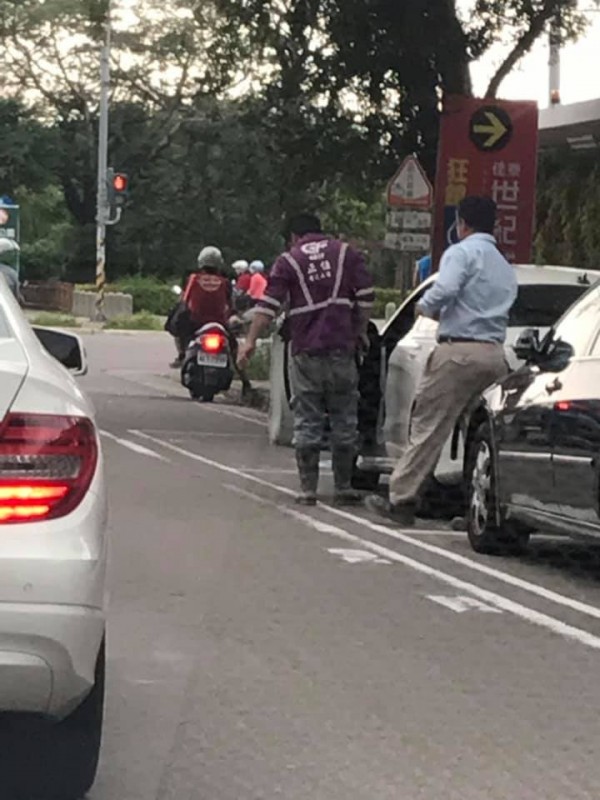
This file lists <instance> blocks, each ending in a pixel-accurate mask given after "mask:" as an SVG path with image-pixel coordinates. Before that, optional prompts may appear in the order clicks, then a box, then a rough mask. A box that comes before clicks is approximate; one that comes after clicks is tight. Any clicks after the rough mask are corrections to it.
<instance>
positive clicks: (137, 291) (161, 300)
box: [114, 275, 177, 316]
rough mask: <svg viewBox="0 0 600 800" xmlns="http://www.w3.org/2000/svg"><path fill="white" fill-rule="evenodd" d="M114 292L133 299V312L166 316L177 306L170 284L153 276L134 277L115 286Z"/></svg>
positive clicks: (118, 282)
mask: <svg viewBox="0 0 600 800" xmlns="http://www.w3.org/2000/svg"><path fill="white" fill-rule="evenodd" d="M114 291H117V292H123V293H124V294H130V295H131V296H132V297H133V312H134V314H136V313H137V312H143V311H144V312H148V313H150V314H158V315H162V316H165V315H166V314H168V313H169V311H170V310H171V309H172V308H173V306H174V305H175V302H176V301H177V298H176V296H175V295H174V294H173V292H172V291H171V288H170V286H169V285H168V284H166V283H162V282H161V281H159V280H158V279H157V278H154V277H151V276H141V275H139V276H138V275H132V276H130V277H127V278H123V279H121V280H119V281H117V282H116V283H115V284H114Z"/></svg>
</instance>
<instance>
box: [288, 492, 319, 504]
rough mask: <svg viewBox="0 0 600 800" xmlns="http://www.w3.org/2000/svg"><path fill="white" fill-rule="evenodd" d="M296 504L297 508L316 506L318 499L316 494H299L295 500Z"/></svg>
mask: <svg viewBox="0 0 600 800" xmlns="http://www.w3.org/2000/svg"><path fill="white" fill-rule="evenodd" d="M294 503H296V505H297V506H316V505H317V497H316V495H314V494H299V495H298V496H297V497H296V498H295V499H294Z"/></svg>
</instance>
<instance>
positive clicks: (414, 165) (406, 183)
mask: <svg viewBox="0 0 600 800" xmlns="http://www.w3.org/2000/svg"><path fill="white" fill-rule="evenodd" d="M387 202H388V206H390V207H392V208H430V207H431V205H432V203H433V187H432V185H431V183H430V182H429V179H428V178H427V175H426V174H425V172H424V170H423V167H422V166H421V165H420V164H419V161H418V159H417V158H415V156H409V157H408V158H405V159H404V161H403V162H402V166H401V167H400V169H399V170H398V172H397V173H396V174H395V175H394V177H393V178H392V180H391V181H390V183H389V185H388V192H387Z"/></svg>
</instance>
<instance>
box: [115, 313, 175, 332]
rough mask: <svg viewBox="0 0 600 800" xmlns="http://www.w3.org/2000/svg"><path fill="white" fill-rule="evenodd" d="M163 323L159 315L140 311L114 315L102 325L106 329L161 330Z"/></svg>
mask: <svg viewBox="0 0 600 800" xmlns="http://www.w3.org/2000/svg"><path fill="white" fill-rule="evenodd" d="M163 325H164V323H163V321H162V319H161V318H160V317H157V316H155V315H154V314H149V313H148V312H147V311H141V312H140V313H139V314H133V315H132V316H131V317H115V318H114V319H111V320H109V321H108V322H107V323H106V325H105V326H104V327H105V329H107V330H122V331H162V330H164V327H163Z"/></svg>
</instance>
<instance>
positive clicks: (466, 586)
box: [228, 485, 600, 650]
mask: <svg viewBox="0 0 600 800" xmlns="http://www.w3.org/2000/svg"><path fill="white" fill-rule="evenodd" d="M228 488H229V489H231V490H232V491H234V492H237V493H238V494H241V495H242V496H244V497H250V498H252V499H253V500H255V501H256V502H258V503H261V504H263V505H267V506H271V507H273V508H276V509H277V510H278V511H280V512H281V513H282V514H285V515H286V516H288V517H292V518H293V519H296V520H298V521H299V522H302V523H304V524H305V525H306V526H308V527H309V528H312V529H313V530H316V531H317V532H318V533H325V534H329V535H331V536H335V537H336V538H338V539H343V540H344V541H346V542H352V544H354V545H359V546H360V547H361V548H364V549H365V550H370V551H371V552H373V553H376V554H377V555H378V556H381V557H383V558H385V559H388V560H390V561H395V562H396V563H398V564H403V565H404V566H406V567H410V569H413V570H415V572H420V573H422V574H423V575H428V576H429V577H431V578H434V579H436V580H438V581H441V582H442V583H445V584H447V585H448V586H452V587H453V588H454V589H458V590H460V591H461V592H468V593H469V595H473V596H474V597H476V598H479V600H482V601H483V602H484V604H489V605H491V606H493V607H494V608H496V609H500V610H501V611H508V612H509V613H510V614H513V615H514V616H516V617H519V618H520V619H522V620H524V621H525V622H529V623H531V624H532V625H536V626H538V627H540V628H546V629H547V630H549V631H551V632H552V633H555V634H558V635H559V636H562V637H563V638H565V639H569V640H572V641H576V642H579V643H580V644H583V645H585V646H586V647H591V648H592V649H594V650H600V637H598V636H594V635H593V634H591V633H588V632H587V631H584V630H582V629H581V628H575V627H574V626H573V625H567V624H566V623H565V622H562V621H561V620H559V619H556V617H550V616H549V615H548V614H543V613H541V612H540V611H536V610H535V609H533V608H529V606H524V605H522V604H521V603H516V602H514V601H513V600H509V599H508V597H503V596H502V595H500V594H496V592H491V591H489V590H488V589H482V588H481V587H479V586H476V585H475V584H474V583H469V582H468V581H464V580H462V579H461V578H456V577H455V576H454V575H451V574H450V573H448V572H442V570H439V569H436V568H435V567H430V566H429V565H428V564H424V563H423V562H422V561H417V560H415V559H414V558H409V557H408V556H404V555H402V554H401V553H398V552H397V551H396V550H390V549H389V548H388V547H383V546H382V545H380V544H377V543H376V542H371V541H370V540H369V539H362V538H361V537H360V536H355V535H354V534H353V533H349V532H348V531H346V530H344V529H343V528H339V527H338V526H337V525H330V524H329V523H328V522H322V521H321V520H319V519H315V518H314V517H309V516H308V515H307V514H303V513H302V512H301V511H297V510H296V509H294V508H290V507H288V506H282V505H280V504H278V503H275V502H273V501H271V500H266V499H265V498H264V497H261V496H260V495H257V494H253V493H252V492H247V491H246V490H244V489H239V488H238V487H237V486H233V485H228Z"/></svg>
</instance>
